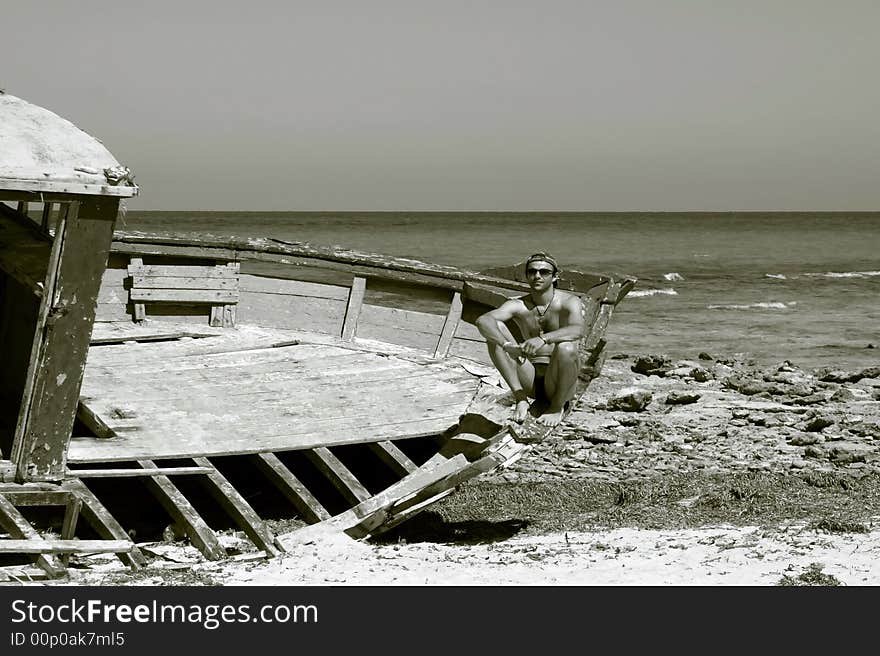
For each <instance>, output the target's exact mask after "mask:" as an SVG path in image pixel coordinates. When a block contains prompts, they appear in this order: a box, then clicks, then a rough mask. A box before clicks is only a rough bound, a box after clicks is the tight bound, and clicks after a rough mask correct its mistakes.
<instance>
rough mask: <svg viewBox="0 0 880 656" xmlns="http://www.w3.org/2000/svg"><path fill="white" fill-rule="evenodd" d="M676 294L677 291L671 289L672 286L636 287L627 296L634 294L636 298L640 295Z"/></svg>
mask: <svg viewBox="0 0 880 656" xmlns="http://www.w3.org/2000/svg"><path fill="white" fill-rule="evenodd" d="M658 295H664V296H678V292H677V291H675V290H674V289H672V287H668V288H666V289H638V290H636V291H632V292H630V293H629V294H627V296H634V297H636V298H638V297H641V296H658Z"/></svg>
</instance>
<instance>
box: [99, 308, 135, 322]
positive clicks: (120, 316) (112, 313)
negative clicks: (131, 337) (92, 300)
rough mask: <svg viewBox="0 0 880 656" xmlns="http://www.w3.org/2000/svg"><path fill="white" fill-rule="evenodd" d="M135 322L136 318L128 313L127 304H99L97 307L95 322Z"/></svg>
mask: <svg viewBox="0 0 880 656" xmlns="http://www.w3.org/2000/svg"><path fill="white" fill-rule="evenodd" d="M126 320H127V321H133V320H134V317H133V316H132V315H131V314H129V313H128V310H126V308H125V304H122V305H120V304H117V303H98V304H97V305H96V306H95V322H96V323H98V322H100V323H114V322H119V321H126Z"/></svg>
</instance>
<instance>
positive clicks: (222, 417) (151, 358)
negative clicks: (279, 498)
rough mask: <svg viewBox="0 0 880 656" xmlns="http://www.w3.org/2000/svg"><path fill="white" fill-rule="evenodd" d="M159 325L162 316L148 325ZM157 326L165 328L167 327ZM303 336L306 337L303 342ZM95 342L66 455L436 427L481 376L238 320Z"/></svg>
mask: <svg viewBox="0 0 880 656" xmlns="http://www.w3.org/2000/svg"><path fill="white" fill-rule="evenodd" d="M157 323H161V322H157ZM156 329H157V330H160V331H164V333H165V334H167V333H168V325H167V324H163V325H161V326H158V327H157V328H156ZM310 338H311V341H309V339H310ZM140 340H141V341H137V342H132V341H129V342H128V343H122V344H120V343H112V342H111V343H106V344H103V345H98V344H96V345H93V346H92V348H91V349H90V351H89V357H88V362H87V365H86V370H85V375H84V379H83V385H82V390H81V412H80V419H81V420H82V421H84V423H86V425H88V426H89V427H90V428H91V429H92V430H93V432H95V433H96V434H97V435H99V436H102V437H79V436H75V437H74V438H73V439H72V440H71V443H70V448H69V453H68V462H69V463H71V464H75V463H87V462H102V461H123V460H142V459H158V458H175V457H193V456H216V455H226V454H241V453H258V452H269V451H273V452H277V451H285V450H293V449H307V448H313V447H318V446H325V447H326V446H332V445H342V444H349V443H356V442H368V441H370V442H372V441H380V440H389V439H398V438H406V437H416V436H421V435H432V434H439V433H442V432H443V431H444V430H446V429H447V428H448V427H449V426H451V425H453V424H455V422H456V420H457V419H458V417H459V416H460V415H461V414H462V413H463V412H464V411H465V409H466V408H467V406H468V403H469V402H470V401H471V399H472V398H473V396H474V394H475V392H476V390H477V388H478V386H479V379H478V378H477V377H475V376H473V375H471V374H469V373H468V372H467V371H466V370H465V369H464V368H462V367H461V366H460V365H458V364H456V363H455V362H454V361H452V360H435V359H433V358H430V357H428V356H426V355H425V354H418V353H417V352H414V351H411V350H407V349H404V348H401V349H399V352H398V353H396V354H395V353H389V352H384V353H383V352H377V351H376V350H375V349H371V348H365V347H364V346H358V345H356V344H351V343H345V342H343V341H342V340H340V339H333V338H329V337H325V338H320V337H317V336H315V335H311V336H309V335H308V334H303V333H296V332H294V331H284V330H278V329H267V328H255V327H251V326H246V327H239V328H237V329H235V330H224V331H222V333H221V334H215V335H213V336H200V337H199V338H197V339H193V338H189V339H183V340H171V341H150V340H149V338H148V336H147V335H146V333H144V334H142V335H141V337H140Z"/></svg>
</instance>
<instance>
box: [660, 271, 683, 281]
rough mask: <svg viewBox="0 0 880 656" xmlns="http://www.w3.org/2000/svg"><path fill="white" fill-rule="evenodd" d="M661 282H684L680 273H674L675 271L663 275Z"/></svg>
mask: <svg viewBox="0 0 880 656" xmlns="http://www.w3.org/2000/svg"><path fill="white" fill-rule="evenodd" d="M663 280H669V281H675V280H684V278H682V277H681V274H680V273H676V272H675V271H673V272H672V273H664V274H663Z"/></svg>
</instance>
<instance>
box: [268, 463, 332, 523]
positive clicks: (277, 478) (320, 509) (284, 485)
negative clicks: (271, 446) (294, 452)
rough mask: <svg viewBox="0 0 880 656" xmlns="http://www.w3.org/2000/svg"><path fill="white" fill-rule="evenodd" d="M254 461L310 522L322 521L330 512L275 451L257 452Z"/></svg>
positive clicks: (327, 517)
mask: <svg viewBox="0 0 880 656" xmlns="http://www.w3.org/2000/svg"><path fill="white" fill-rule="evenodd" d="M253 458H254V462H255V463H256V465H257V467H258V468H259V469H260V471H262V472H263V474H264V475H265V476H266V477H267V478H268V479H269V480H270V481H271V482H272V483H273V484H274V485H275V487H277V488H278V489H279V490H280V491H281V493H282V494H284V496H286V497H287V499H288V500H289V501H290V502H291V503H292V504H293V507H294V508H296V510H297V512H299V514H300V515H302V516H303V518H304V519H305V520H306V521H308V522H322V521H324V520H325V519H329V518H330V513H328V512H327V510H326V508H324V506H322V505H321V503H320V502H319V501H318V500H317V499H316V498H315V496H314V495H313V494H312V493H311V492H310V491H309V489H308V488H307V487H306V486H305V485H303V484H302V482H301V481H300V480H299V479H298V478H297V477H296V476H294V475H293V472H291V471H290V470H289V469H288V468H287V467H286V466H285V465H284V463H283V462H281V460H280V459H279V458H278V456H276V455H275V454H274V453H257V454H255V455H254V456H253Z"/></svg>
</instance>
